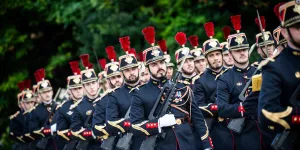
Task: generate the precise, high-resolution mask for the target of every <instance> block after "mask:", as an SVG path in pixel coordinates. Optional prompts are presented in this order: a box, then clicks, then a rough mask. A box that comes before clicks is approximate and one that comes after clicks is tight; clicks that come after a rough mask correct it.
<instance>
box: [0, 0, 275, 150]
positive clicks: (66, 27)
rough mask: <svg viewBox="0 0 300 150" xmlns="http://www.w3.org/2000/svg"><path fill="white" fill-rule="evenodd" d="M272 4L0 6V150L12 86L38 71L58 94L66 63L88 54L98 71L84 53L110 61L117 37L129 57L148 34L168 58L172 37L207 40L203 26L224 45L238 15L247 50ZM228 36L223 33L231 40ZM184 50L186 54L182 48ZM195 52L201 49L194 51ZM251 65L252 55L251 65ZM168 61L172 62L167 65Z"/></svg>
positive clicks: (13, 107) (169, 0)
mask: <svg viewBox="0 0 300 150" xmlns="http://www.w3.org/2000/svg"><path fill="white" fill-rule="evenodd" d="M279 2H281V1H279V0H272V1H271V0H269V1H262V0H227V1H223V0H1V1H0V22H1V23H0V61H1V63H0V64H1V79H0V92H1V95H0V114H1V117H0V127H1V128H0V133H1V134H0V135H1V137H0V138H1V143H2V144H3V146H4V147H3V148H4V149H10V146H11V143H12V141H11V140H10V139H9V137H8V130H9V128H8V125H9V119H8V117H9V116H10V115H11V114H14V113H15V112H16V111H17V110H18V106H17V98H16V95H17V93H18V92H19V90H18V88H17V83H18V82H20V81H22V80H24V79H31V80H32V83H35V82H34V81H35V79H34V76H33V73H34V72H35V70H37V69H39V68H45V69H46V78H47V79H49V80H50V81H51V83H52V86H53V87H54V91H56V90H57V89H58V88H59V87H65V86H66V78H67V76H68V75H70V74H72V72H71V69H70V67H69V63H68V62H69V61H73V60H79V55H80V54H84V53H88V54H90V61H91V62H92V63H94V68H95V70H96V72H98V71H99V69H98V68H97V67H96V66H97V64H96V63H97V61H96V59H95V57H94V54H93V51H92V48H94V49H95V50H96V52H97V55H98V57H99V58H105V57H106V53H105V47H106V46H110V45H112V46H115V50H116V51H117V53H118V56H120V55H122V54H124V52H123V51H122V50H121V49H120V45H119V42H118V38H119V37H123V36H127V35H128V36H130V40H131V47H133V48H135V49H136V51H137V52H141V51H142V50H143V49H146V48H147V47H149V45H148V43H147V42H146V41H145V40H144V38H143V35H142V33H141V30H142V29H143V28H144V27H147V26H150V25H151V26H154V27H155V31H156V41H158V40H161V39H165V40H167V45H168V48H169V50H168V51H169V53H170V54H171V55H172V56H173V58H174V53H175V51H176V50H177V49H178V48H180V46H179V45H178V44H177V43H176V41H175V39H174V36H175V34H176V33H177V32H179V31H182V32H185V33H186V34H187V36H190V35H198V37H199V43H200V45H202V43H203V42H204V41H205V40H207V39H208V37H207V36H206V34H205V30H204V28H203V24H204V23H206V22H209V21H212V22H214V24H215V33H216V34H215V38H217V39H219V41H220V42H222V41H224V38H223V33H222V30H221V29H222V27H224V26H226V25H229V26H230V27H231V26H232V25H231V22H230V16H231V15H236V14H241V15H242V29H241V31H242V32H245V33H246V34H247V37H248V41H249V43H250V44H253V43H254V42H255V34H257V33H258V32H259V28H258V27H257V26H256V25H255V22H254V19H255V18H256V9H258V10H259V12H260V15H262V16H265V17H266V23H267V27H266V29H267V30H269V31H273V29H275V28H276V27H277V26H278V25H279V21H278V19H277V18H276V16H275V15H274V13H273V7H274V6H275V5H276V4H277V3H279ZM234 32H235V31H233V28H232V31H231V33H234ZM187 46H189V47H190V45H189V44H187ZM201 47H202V46H201ZM257 59H258V55H257V53H256V52H255V53H254V54H253V55H252V56H251V61H252V62H253V61H255V60H257ZM173 61H174V60H173Z"/></svg>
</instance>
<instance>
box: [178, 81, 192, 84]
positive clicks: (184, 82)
mask: <svg viewBox="0 0 300 150" xmlns="http://www.w3.org/2000/svg"><path fill="white" fill-rule="evenodd" d="M177 82H179V83H183V84H185V85H190V84H191V83H190V82H189V81H185V80H177Z"/></svg>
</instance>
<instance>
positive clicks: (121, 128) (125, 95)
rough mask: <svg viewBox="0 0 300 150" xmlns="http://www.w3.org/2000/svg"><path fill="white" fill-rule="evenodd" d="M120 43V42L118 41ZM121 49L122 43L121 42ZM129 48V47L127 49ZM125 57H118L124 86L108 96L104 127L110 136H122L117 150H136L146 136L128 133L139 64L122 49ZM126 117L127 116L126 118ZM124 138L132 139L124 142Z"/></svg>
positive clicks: (137, 84) (131, 55)
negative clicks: (130, 109)
mask: <svg viewBox="0 0 300 150" xmlns="http://www.w3.org/2000/svg"><path fill="white" fill-rule="evenodd" d="M120 41H121V40H120ZM121 45H122V46H121V47H123V48H124V47H125V46H124V42H121ZM128 48H129V47H128ZM123 50H124V51H125V52H126V55H123V56H120V57H119V64H120V71H121V72H122V74H123V79H124V82H125V83H124V85H123V86H121V87H120V88H118V89H115V91H114V92H113V93H111V94H110V95H108V101H107V105H106V120H107V123H106V127H107V129H108V133H109V134H110V135H112V136H118V134H120V133H121V134H120V135H121V136H123V137H122V138H120V139H119V141H118V142H117V145H116V147H117V149H127V150H129V149H131V150H138V149H139V148H140V146H141V144H142V142H143V140H145V138H146V136H132V133H130V131H129V129H130V122H129V112H128V111H129V108H130V104H131V96H132V94H133V93H134V88H136V87H138V86H139V64H138V62H137V60H136V57H135V55H134V54H131V52H130V50H128V49H123ZM126 115H128V116H126ZM125 137H127V138H130V137H131V138H132V139H131V140H130V141H126V140H125Z"/></svg>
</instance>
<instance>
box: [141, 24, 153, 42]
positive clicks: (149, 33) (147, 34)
mask: <svg viewBox="0 0 300 150" xmlns="http://www.w3.org/2000/svg"><path fill="white" fill-rule="evenodd" d="M142 33H143V34H144V38H145V40H146V41H147V42H148V43H149V44H150V45H152V46H154V43H155V31H154V27H152V26H150V27H146V28H144V29H143V30H142Z"/></svg>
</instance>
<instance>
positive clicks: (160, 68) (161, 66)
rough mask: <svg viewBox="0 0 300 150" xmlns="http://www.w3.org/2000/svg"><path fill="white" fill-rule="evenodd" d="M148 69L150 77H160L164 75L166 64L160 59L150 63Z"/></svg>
mask: <svg viewBox="0 0 300 150" xmlns="http://www.w3.org/2000/svg"><path fill="white" fill-rule="evenodd" d="M149 69H150V72H151V75H152V77H154V78H156V79H162V78H164V77H165V76H166V70H167V65H166V62H165V60H160V61H156V62H152V63H150V64H149Z"/></svg>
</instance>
